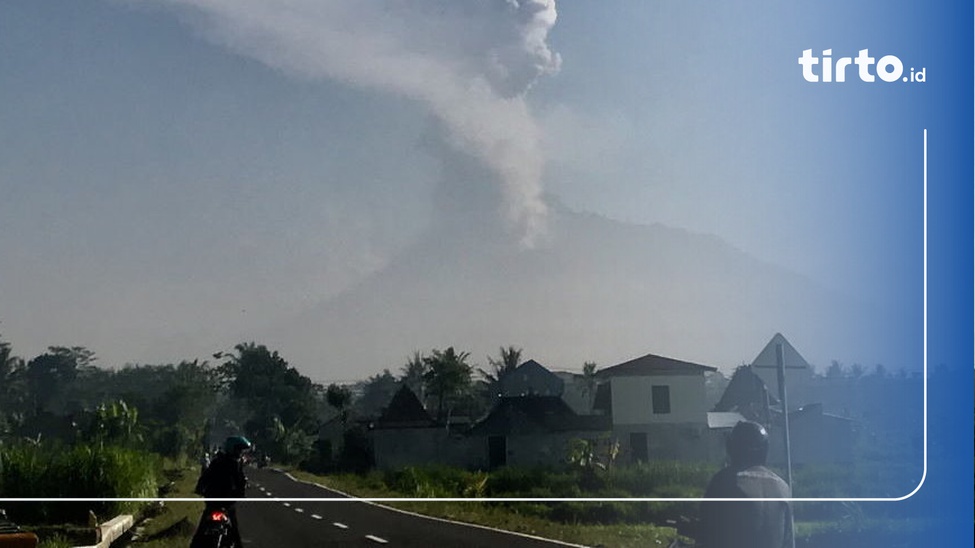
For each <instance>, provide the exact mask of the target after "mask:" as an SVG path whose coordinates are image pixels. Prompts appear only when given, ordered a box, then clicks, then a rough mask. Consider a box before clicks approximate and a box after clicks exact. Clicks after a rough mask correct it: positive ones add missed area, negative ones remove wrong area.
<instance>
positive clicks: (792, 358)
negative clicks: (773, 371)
mask: <svg viewBox="0 0 975 548" xmlns="http://www.w3.org/2000/svg"><path fill="white" fill-rule="evenodd" d="M780 345H781V346H782V362H783V364H785V368H786V369H808V368H809V363H808V362H806V360H805V358H803V357H802V356H801V355H799V352H798V351H797V350H796V349H795V348H793V347H792V345H791V344H789V341H787V340H785V337H783V336H782V334H781V333H776V334H775V336H774V337H772V340H771V341H769V343H768V344H767V345H765V348H764V349H763V350H762V351H761V352H759V354H758V356H757V357H756V358H755V360H754V361H752V367H770V368H776V367H778V362H777V361H776V359H775V348H776V347H777V346H780Z"/></svg>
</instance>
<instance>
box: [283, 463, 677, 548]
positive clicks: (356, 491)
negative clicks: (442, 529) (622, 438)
mask: <svg viewBox="0 0 975 548" xmlns="http://www.w3.org/2000/svg"><path fill="white" fill-rule="evenodd" d="M288 472H289V473H290V474H291V475H292V476H294V477H296V478H298V479H301V480H305V481H310V482H314V483H320V484H322V485H325V486H327V487H331V488H333V489H336V490H339V491H342V492H345V493H349V494H351V495H355V496H358V497H404V496H409V495H403V494H402V493H397V492H392V491H389V490H387V489H383V488H382V487H380V486H378V485H377V484H376V483H375V482H371V481H369V479H368V477H365V478H364V477H361V476H356V475H354V474H343V475H332V476H319V475H315V474H311V473H309V472H305V471H302V470H295V469H289V470H288ZM384 504H385V505H387V506H390V507H393V508H397V509H400V510H406V511H409V512H415V513H417V514H423V515H426V516H431V517H437V518H443V519H449V520H453V521H460V522H464V523H473V524H477V525H483V526H487V527H495V528H498V529H504V530H507V531H515V532H518V533H524V534H529V535H535V536H540V537H545V538H551V539H555V540H561V541H564V542H570V543H573V544H582V545H586V546H600V547H604V548H637V547H641V548H642V547H646V546H667V545H668V544H669V543H670V542H671V540H673V539H674V538H675V537H676V535H677V533H676V530H675V529H674V528H673V527H662V526H658V525H653V524H615V525H583V524H568V523H560V522H557V521H551V520H547V519H543V518H540V517H538V516H537V515H526V514H525V513H522V512H520V511H519V508H518V507H517V506H511V505H507V504H504V503H496V502H490V500H487V499H486V500H485V501H484V502H450V503H446V502H433V501H423V500H418V501H416V502H412V501H410V502H394V503H384ZM579 504H586V503H585V502H579Z"/></svg>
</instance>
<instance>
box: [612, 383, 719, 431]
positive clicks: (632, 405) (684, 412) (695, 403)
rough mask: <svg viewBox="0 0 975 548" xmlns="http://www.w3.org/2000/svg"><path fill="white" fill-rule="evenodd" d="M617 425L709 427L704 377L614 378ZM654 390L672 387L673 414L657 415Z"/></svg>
mask: <svg viewBox="0 0 975 548" xmlns="http://www.w3.org/2000/svg"><path fill="white" fill-rule="evenodd" d="M610 382H611V383H612V393H613V425H614V426H616V425H638V424H654V423H699V424H703V425H707V399H706V395H705V390H704V377H703V376H700V375H672V376H671V375H659V376H658V375H652V376H641V377H613V378H612V379H611V380H610ZM653 386H669V387H670V413H665V414H654V413H653V402H652V401H651V394H652V391H653V389H652V387H653Z"/></svg>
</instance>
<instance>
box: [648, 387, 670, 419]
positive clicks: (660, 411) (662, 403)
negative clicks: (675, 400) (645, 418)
mask: <svg viewBox="0 0 975 548" xmlns="http://www.w3.org/2000/svg"><path fill="white" fill-rule="evenodd" d="M651 390H652V392H651V394H650V396H651V401H652V402H653V414H654V415H666V414H668V413H670V387H669V386H656V385H655V386H653V387H652V388H651Z"/></svg>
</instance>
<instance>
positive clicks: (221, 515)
mask: <svg viewBox="0 0 975 548" xmlns="http://www.w3.org/2000/svg"><path fill="white" fill-rule="evenodd" d="M227 519H228V518H227V514H226V513H225V512H224V511H223V510H214V511H213V512H210V521H227Z"/></svg>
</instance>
